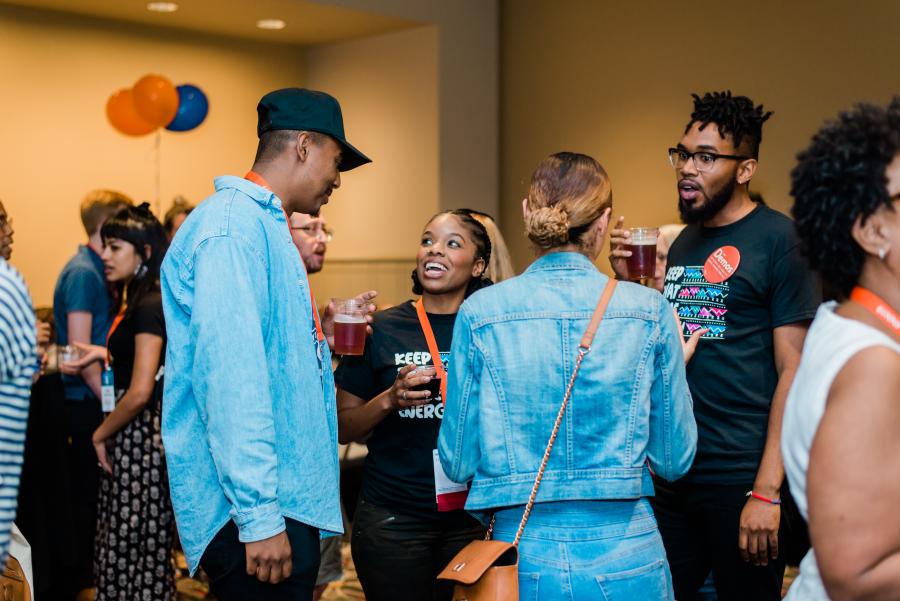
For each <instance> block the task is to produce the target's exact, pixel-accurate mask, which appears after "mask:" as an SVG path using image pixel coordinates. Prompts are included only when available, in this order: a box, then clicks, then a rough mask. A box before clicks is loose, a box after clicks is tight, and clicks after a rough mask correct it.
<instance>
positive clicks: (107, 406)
mask: <svg viewBox="0 0 900 601" xmlns="http://www.w3.org/2000/svg"><path fill="white" fill-rule="evenodd" d="M127 308H128V305H127V304H125V303H124V302H123V303H122V308H121V309H120V310H119V313H118V315H116V317H115V319H113V322H112V325H111V326H109V333H108V334H107V335H106V363H105V364H104V366H103V373H101V374H100V408H101V409H102V410H103V413H111V412H112V410H113V409H115V408H116V383H115V378H114V377H113V371H112V367H110V364H111V363H112V355H111V354H110V352H109V340H110V338H112V335H113V332H115V331H116V330H117V329H118V328H119V325H120V324H121V323H122V320H123V319H125V310H126V309H127Z"/></svg>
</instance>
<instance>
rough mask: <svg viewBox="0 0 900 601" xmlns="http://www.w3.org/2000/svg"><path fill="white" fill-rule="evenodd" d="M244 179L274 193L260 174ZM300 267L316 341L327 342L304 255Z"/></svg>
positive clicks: (285, 213) (285, 212) (286, 215)
mask: <svg viewBox="0 0 900 601" xmlns="http://www.w3.org/2000/svg"><path fill="white" fill-rule="evenodd" d="M244 179H247V180H250V181H251V182H253V183H254V184H256V185H257V186H259V187H260V188H265V189H266V190H268V191H269V192H271V191H272V188H271V186H269V182H267V181H266V179H265V178H264V177H263V176H261V175H260V174H258V173H257V172H255V171H248V172H247V175H245V176H244ZM281 210H282V211H284V218H285V220H286V221H287V226H288V235H289V236H290V234H291V217H290V215H288V214H287V211H285V209H284V207H282V209H281ZM297 253H298V254H299V253H300V249H299V248H298V249H297ZM300 266H301V267H303V274H304V275H306V276H307V277H306V282H307V288H309V302H310V306H311V307H312V314H313V322H315V324H316V339H317V340H318V341H319V342H322V341H324V340H325V332H323V331H322V322H321V321H319V312H318V311H317V310H316V299H315V297H314V296H313V292H312V286H309V274H308V273H306V263H304V262H303V255H302V254H301V255H300Z"/></svg>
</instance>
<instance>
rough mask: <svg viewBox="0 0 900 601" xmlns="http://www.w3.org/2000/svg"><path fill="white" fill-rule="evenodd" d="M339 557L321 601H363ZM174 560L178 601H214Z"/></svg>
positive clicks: (787, 576)
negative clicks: (339, 573)
mask: <svg viewBox="0 0 900 601" xmlns="http://www.w3.org/2000/svg"><path fill="white" fill-rule="evenodd" d="M341 559H342V561H343V567H344V577H343V578H342V579H341V580H339V581H338V582H332V583H331V584H329V585H328V589H326V591H325V593H324V594H323V595H322V601H365V596H364V595H363V592H362V587H361V586H360V584H359V580H358V579H357V578H356V569H355V568H354V567H353V559H351V557H350V545H349V543H344V546H343V548H342V549H341ZM176 562H177V564H178V568H179V574H180V576H179V578H178V582H177V587H178V601H196V600H197V599H203V600H204V601H214V599H215V598H214V597H213V596H212V595H211V594H210V593H209V586H208V585H207V584H206V583H204V582H203V581H202V580H198V579H193V578H188V577H187V565H186V564H185V563H184V556H182V555H181V554H178V555H177V556H176ZM796 577H797V568H791V567H789V568H787V570H785V573H784V585H783V587H782V596H784V595H786V594H787V591H788V588H789V587H790V586H791V583H792V582H793V581H794V578H796Z"/></svg>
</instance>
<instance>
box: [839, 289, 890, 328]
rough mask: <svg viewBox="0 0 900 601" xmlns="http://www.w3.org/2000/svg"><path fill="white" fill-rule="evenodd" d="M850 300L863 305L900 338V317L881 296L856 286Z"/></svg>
mask: <svg viewBox="0 0 900 601" xmlns="http://www.w3.org/2000/svg"><path fill="white" fill-rule="evenodd" d="M850 300H852V301H853V302H855V303H857V304H859V305H862V306H863V307H864V308H866V309H867V310H868V311H869V312H871V313H872V314H873V315H874V316H875V317H877V318H878V319H880V320H881V321H883V322H884V324H885V325H886V326H887V327H889V328H890V329H891V330H893V332H894V334H896V335H898V336H900V315H897V312H896V311H894V310H893V309H892V308H891V306H890V305H888V304H887V303H886V302H885V301H884V300H883V299H882V298H881V297H880V296H878V295H877V294H875V293H874V292H872V291H871V290H868V289H866V288H863V287H862V286H856V287H855V288H853V290H852V291H851V292H850Z"/></svg>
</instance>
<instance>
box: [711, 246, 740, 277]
mask: <svg viewBox="0 0 900 601" xmlns="http://www.w3.org/2000/svg"><path fill="white" fill-rule="evenodd" d="M740 264H741V251H739V250H738V249H737V248H735V247H734V246H723V247H721V248H717V249H716V250H715V251H713V254H711V255H709V258H708V259H706V263H705V264H704V265H703V277H705V278H706V281H707V282H709V283H710V284H721V283H722V282H724V281H725V280H727V279H728V278H730V277H731V276H733V275H734V272H735V271H737V268H738V265H740Z"/></svg>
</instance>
